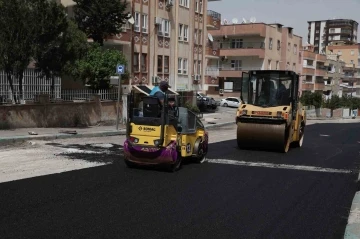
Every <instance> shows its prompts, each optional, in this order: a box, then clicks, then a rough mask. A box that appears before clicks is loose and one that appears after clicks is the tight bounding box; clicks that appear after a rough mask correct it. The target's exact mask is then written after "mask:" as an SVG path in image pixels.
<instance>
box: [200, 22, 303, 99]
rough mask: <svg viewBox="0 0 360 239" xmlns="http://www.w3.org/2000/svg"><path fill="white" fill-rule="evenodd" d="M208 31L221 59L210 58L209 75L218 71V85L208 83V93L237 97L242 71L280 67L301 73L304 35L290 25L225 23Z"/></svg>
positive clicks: (208, 62)
mask: <svg viewBox="0 0 360 239" xmlns="http://www.w3.org/2000/svg"><path fill="white" fill-rule="evenodd" d="M208 32H209V33H210V35H211V38H212V39H213V43H215V44H216V45H217V46H218V48H219V49H220V52H219V53H220V54H219V58H218V59H217V58H209V59H208V61H207V66H206V72H207V73H208V74H209V72H214V71H216V70H218V85H217V86H208V93H209V94H215V95H216V94H219V93H221V92H224V95H226V96H238V93H237V92H238V91H239V89H240V80H241V78H242V72H243V71H248V70H268V69H269V70H271V69H273V70H275V69H277V70H293V71H295V72H296V73H301V70H302V62H301V59H302V55H301V49H302V38H301V37H299V36H297V35H295V34H294V33H293V29H292V28H291V27H283V25H281V24H265V23H245V24H229V23H224V24H223V25H221V26H220V29H214V30H208ZM221 95H222V94H221Z"/></svg>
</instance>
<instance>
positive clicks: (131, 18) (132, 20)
mask: <svg viewBox="0 0 360 239" xmlns="http://www.w3.org/2000/svg"><path fill="white" fill-rule="evenodd" d="M128 22H129V23H130V24H131V25H132V24H134V23H135V20H134V17H133V16H131V14H129V15H128Z"/></svg>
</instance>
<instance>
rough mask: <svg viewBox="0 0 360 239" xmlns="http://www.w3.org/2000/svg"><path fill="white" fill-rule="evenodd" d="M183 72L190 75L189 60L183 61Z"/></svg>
mask: <svg viewBox="0 0 360 239" xmlns="http://www.w3.org/2000/svg"><path fill="white" fill-rule="evenodd" d="M182 67H183V68H182V70H183V72H182V73H183V74H184V75H187V74H188V59H186V58H184V59H183V64H182Z"/></svg>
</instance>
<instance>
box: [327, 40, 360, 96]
mask: <svg viewBox="0 0 360 239" xmlns="http://www.w3.org/2000/svg"><path fill="white" fill-rule="evenodd" d="M326 53H327V54H328V55H337V56H338V57H339V59H340V60H342V61H344V62H345V66H344V77H343V82H342V86H343V89H344V93H346V94H352V95H353V96H357V97H360V44H353V45H336V46H328V47H327V48H326Z"/></svg>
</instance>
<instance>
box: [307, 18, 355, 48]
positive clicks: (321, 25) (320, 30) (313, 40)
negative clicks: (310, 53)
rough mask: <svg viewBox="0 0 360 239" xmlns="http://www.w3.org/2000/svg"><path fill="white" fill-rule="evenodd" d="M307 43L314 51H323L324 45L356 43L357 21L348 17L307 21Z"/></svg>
mask: <svg viewBox="0 0 360 239" xmlns="http://www.w3.org/2000/svg"><path fill="white" fill-rule="evenodd" d="M308 24H309V26H308V43H309V44H311V45H314V47H315V49H314V52H315V53H325V51H326V46H328V45H337V44H356V43H357V31H358V25H359V24H358V23H357V22H356V21H354V20H350V19H331V20H321V21H308Z"/></svg>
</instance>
